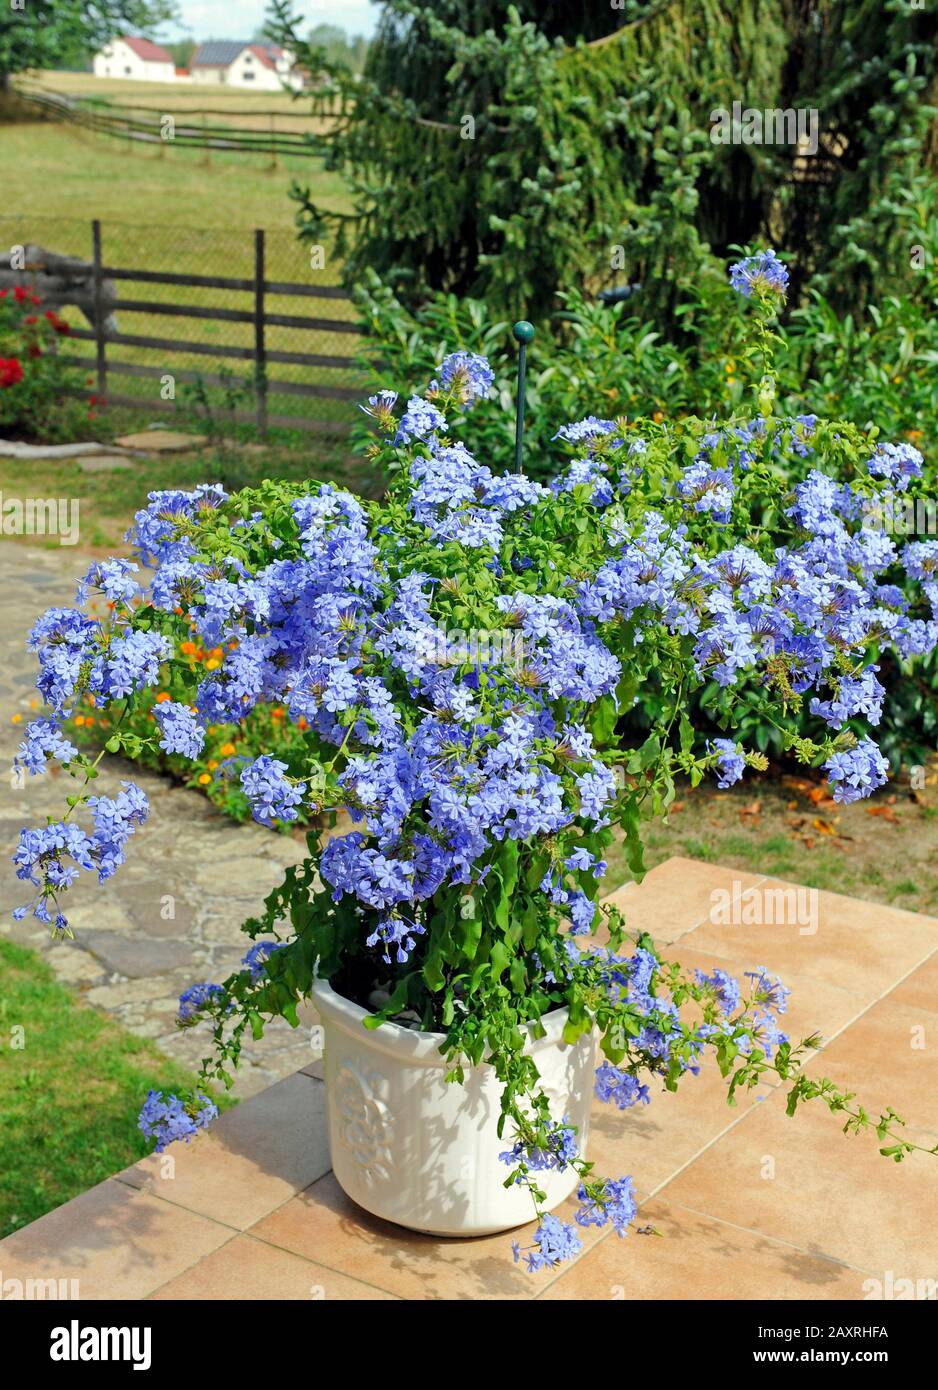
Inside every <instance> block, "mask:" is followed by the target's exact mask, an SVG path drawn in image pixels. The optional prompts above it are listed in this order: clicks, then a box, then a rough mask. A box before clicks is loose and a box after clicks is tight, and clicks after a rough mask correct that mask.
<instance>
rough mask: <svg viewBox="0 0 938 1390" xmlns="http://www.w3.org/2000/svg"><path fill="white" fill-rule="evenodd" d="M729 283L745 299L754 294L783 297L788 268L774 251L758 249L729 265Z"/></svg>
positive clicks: (786, 288) (786, 283) (785, 289)
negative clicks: (751, 254) (753, 253)
mask: <svg viewBox="0 0 938 1390" xmlns="http://www.w3.org/2000/svg"><path fill="white" fill-rule="evenodd" d="M730 284H731V285H732V286H733V289H734V290H738V292H739V293H740V294H742V295H745V297H746V298H747V299H751V298H752V296H753V295H754V294H769V295H778V296H780V297H782V298H784V296H785V294H786V293H787V291H788V268H787V266H785V265H784V264H783V262H782V261H780V260H779V258H778V256H776V254H775V252H774V251H772V250H769V251H759V252H757V253H756V255H754V256H748V257H747V258H746V260H744V261H737V262H736V264H735V265H732V266H730Z"/></svg>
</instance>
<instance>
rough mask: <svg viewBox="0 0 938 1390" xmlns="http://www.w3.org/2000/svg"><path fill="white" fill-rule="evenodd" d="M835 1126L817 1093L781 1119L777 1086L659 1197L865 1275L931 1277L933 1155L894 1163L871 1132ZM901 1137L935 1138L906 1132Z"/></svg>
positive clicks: (936, 1248) (936, 1225)
mask: <svg viewBox="0 0 938 1390" xmlns="http://www.w3.org/2000/svg"><path fill="white" fill-rule="evenodd" d="M841 1127H842V1126H841V1121H840V1119H839V1117H838V1116H836V1115H832V1114H831V1113H830V1112H829V1111H828V1110H827V1108H826V1106H824V1105H823V1104H822V1103H821V1102H819V1101H813V1102H808V1103H807V1104H806V1105H805V1106H802V1107H799V1110H798V1113H797V1114H796V1115H795V1116H794V1117H793V1118H791V1119H789V1118H788V1116H787V1115H786V1114H785V1109H784V1096H783V1095H781V1094H778V1093H776V1094H774V1095H773V1096H772V1097H771V1098H770V1099H768V1100H766V1101H764V1102H763V1103H762V1104H761V1105H759V1106H757V1107H756V1108H754V1109H753V1111H751V1112H750V1113H749V1114H748V1115H746V1116H745V1117H744V1119H743V1120H742V1121H741V1123H740V1124H739V1125H737V1126H736V1127H735V1128H734V1129H733V1130H731V1131H730V1132H729V1133H728V1134H726V1135H724V1136H723V1138H721V1139H720V1140H719V1141H718V1142H717V1143H716V1144H714V1145H713V1146H712V1147H711V1148H709V1149H707V1150H706V1152H705V1153H703V1154H701V1156H700V1157H699V1158H697V1159H696V1160H695V1161H694V1162H693V1163H692V1164H690V1166H689V1167H688V1168H686V1169H685V1170H684V1171H683V1172H682V1173H680V1174H678V1176H677V1177H676V1178H674V1179H673V1180H672V1181H671V1182H669V1183H668V1184H667V1186H666V1187H665V1188H664V1189H663V1191H662V1192H661V1193H660V1194H659V1195H660V1197H661V1198H662V1199H663V1200H666V1201H668V1202H670V1203H672V1204H674V1203H676V1204H678V1205H680V1206H684V1207H687V1208H689V1209H690V1210H692V1211H696V1212H699V1213H701V1214H703V1215H707V1216H713V1217H716V1218H717V1219H718V1220H722V1221H726V1222H729V1223H731V1224H733V1225H736V1226H742V1227H745V1228H747V1229H749V1230H753V1231H756V1232H758V1233H759V1234H761V1235H764V1236H770V1237H774V1238H775V1239H776V1240H782V1241H787V1242H789V1243H790V1244H792V1245H794V1246H797V1247H798V1248H799V1249H801V1250H803V1251H805V1252H807V1253H808V1254H811V1255H815V1256H819V1257H824V1258H826V1259H831V1260H835V1261H838V1262H840V1263H842V1264H847V1265H851V1266H853V1267H854V1268H856V1269H860V1270H864V1271H866V1273H867V1274H870V1275H881V1274H882V1273H883V1271H886V1270H892V1271H893V1272H894V1273H895V1276H896V1277H897V1278H898V1277H902V1278H912V1279H917V1278H934V1277H935V1271H936V1270H938V1195H936V1186H935V1166H934V1165H935V1163H936V1160H935V1159H934V1158H933V1157H930V1156H929V1155H927V1154H919V1155H913V1156H912V1157H911V1158H908V1159H906V1161H905V1162H904V1163H901V1164H895V1163H893V1162H891V1161H890V1160H889V1159H886V1158H883V1157H882V1156H881V1154H880V1153H879V1151H878V1142H877V1140H876V1139H875V1136H871V1135H869V1134H864V1135H844V1134H841V1132H840V1131H841ZM908 1137H910V1138H911V1139H913V1140H917V1141H918V1142H926V1143H930V1144H933V1143H934V1142H935V1138H934V1137H929V1136H927V1135H924V1134H921V1133H919V1134H916V1132H914V1131H910V1132H909V1136H908Z"/></svg>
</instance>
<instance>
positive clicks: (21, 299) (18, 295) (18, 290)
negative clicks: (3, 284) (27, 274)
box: [13, 285, 26, 304]
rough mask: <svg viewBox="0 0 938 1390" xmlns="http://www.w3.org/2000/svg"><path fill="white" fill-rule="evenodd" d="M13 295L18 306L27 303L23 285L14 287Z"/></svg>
mask: <svg viewBox="0 0 938 1390" xmlns="http://www.w3.org/2000/svg"><path fill="white" fill-rule="evenodd" d="M13 295H14V297H15V299H16V302H17V304H25V303H26V291H25V290H24V289H23V286H22V285H14V287H13Z"/></svg>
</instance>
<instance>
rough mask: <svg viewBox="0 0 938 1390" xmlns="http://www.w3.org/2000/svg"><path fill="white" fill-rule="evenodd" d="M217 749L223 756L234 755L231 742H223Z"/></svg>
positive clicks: (233, 747)
mask: <svg viewBox="0 0 938 1390" xmlns="http://www.w3.org/2000/svg"><path fill="white" fill-rule="evenodd" d="M218 751H219V753H220V754H221V755H222V757H223V758H230V757H233V756H234V751H235V746H234V744H233V743H223V744H222V746H221V747H220V748H219V750H218Z"/></svg>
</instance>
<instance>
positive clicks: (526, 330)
mask: <svg viewBox="0 0 938 1390" xmlns="http://www.w3.org/2000/svg"><path fill="white" fill-rule="evenodd" d="M511 331H512V333H513V334H514V337H515V341H516V342H518V343H530V342H533V341H534V324H533V323H528V321H527V319H522V320H521V322H520V323H516V324H515V326H514V328H513V329H512V330H511Z"/></svg>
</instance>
